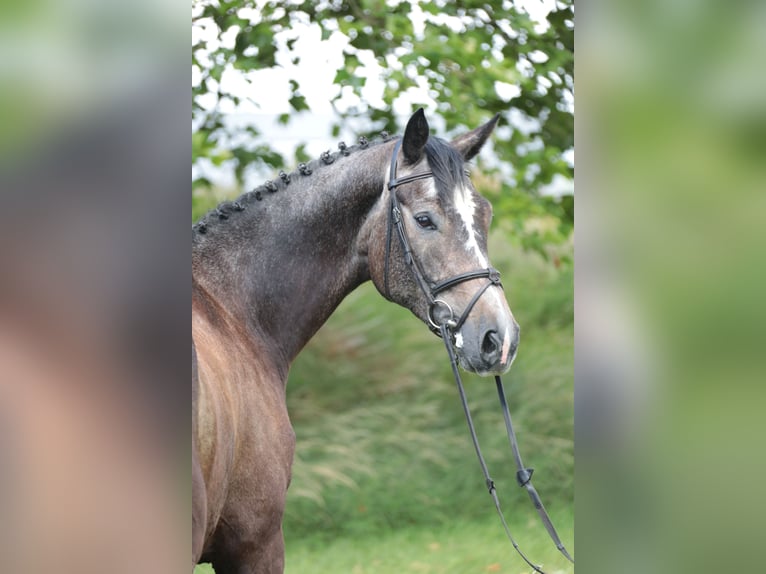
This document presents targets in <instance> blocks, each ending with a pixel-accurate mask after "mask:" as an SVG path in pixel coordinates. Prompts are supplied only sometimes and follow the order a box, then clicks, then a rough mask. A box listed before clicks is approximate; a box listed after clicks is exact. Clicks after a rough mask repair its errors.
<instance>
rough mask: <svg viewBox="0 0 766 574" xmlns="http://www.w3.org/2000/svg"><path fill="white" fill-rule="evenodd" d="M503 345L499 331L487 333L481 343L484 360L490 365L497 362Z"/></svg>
mask: <svg viewBox="0 0 766 574" xmlns="http://www.w3.org/2000/svg"><path fill="white" fill-rule="evenodd" d="M501 345H502V341H501V340H500V337H499V336H498V334H497V331H487V333H486V334H485V335H484V339H483V340H482V342H481V356H482V358H483V359H484V360H485V361H486V362H488V363H493V362H495V361H497V359H498V355H499V354H500V347H501Z"/></svg>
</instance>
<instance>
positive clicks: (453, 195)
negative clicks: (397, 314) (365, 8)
mask: <svg viewBox="0 0 766 574" xmlns="http://www.w3.org/2000/svg"><path fill="white" fill-rule="evenodd" d="M496 123H497V116H495V118H493V119H492V120H490V121H489V122H487V123H486V124H484V125H482V126H480V127H478V128H476V129H474V130H472V131H469V132H467V133H465V134H463V135H461V136H459V137H457V138H455V139H454V140H452V141H451V142H446V141H444V140H442V139H439V138H435V137H431V136H430V134H429V126H428V122H427V121H426V118H425V115H424V113H423V110H422V109H420V110H418V111H417V112H415V114H414V115H413V116H412V117H411V118H410V120H409V122H408V123H407V128H406V129H405V132H404V136H403V137H402V138H401V139H400V140H397V141H396V142H395V144H394V146H393V150H392V156H391V162H390V169H389V173H388V177H387V179H386V186H385V189H384V192H383V201H381V204H382V209H379V210H376V216H375V221H374V227H373V229H372V231H371V232H370V244H369V252H368V257H369V270H370V276H371V278H372V281H373V282H374V283H375V285H376V287H377V288H378V290H379V291H380V292H381V293H382V294H383V295H384V296H385V297H386V298H388V299H389V300H391V301H394V302H396V303H398V304H400V305H402V306H404V307H406V308H408V309H409V310H410V311H412V313H414V314H415V315H416V316H417V317H419V318H420V319H421V320H423V321H424V322H425V323H426V324H428V325H430V326H431V328H432V330H434V331H435V332H442V333H443V332H444V331H442V330H441V329H440V327H441V325H446V326H447V327H448V330H447V332H448V333H449V336H451V337H452V340H453V345H454V348H455V351H456V353H457V356H458V359H459V361H460V363H461V365H462V366H463V368H465V369H466V370H468V371H471V372H475V373H478V374H480V375H497V374H502V373H504V372H506V371H507V370H508V369H509V368H510V366H511V363H512V362H513V359H514V357H515V354H516V348H517V346H518V341H519V326H518V324H517V323H516V321H515V319H514V317H513V314H512V313H511V310H510V308H509V306H508V303H507V301H506V299H505V296H504V294H503V290H502V288H501V286H500V281H499V274H498V273H497V271H495V270H494V269H493V268H492V266H491V265H490V262H489V258H488V255H487V235H488V231H489V225H490V222H491V220H492V206H491V205H490V203H489V201H487V199H485V198H484V197H482V196H481V195H479V193H477V191H476V189H475V188H474V186H473V184H472V183H471V180H470V178H469V177H468V175H467V173H466V169H465V163H466V162H468V161H470V160H471V159H472V158H473V157H474V156H476V154H477V153H478V152H479V150H480V149H481V148H482V146H483V145H484V143H485V142H486V141H487V138H488V137H489V135H490V134H491V133H492V130H493V129H494V127H495V124H496Z"/></svg>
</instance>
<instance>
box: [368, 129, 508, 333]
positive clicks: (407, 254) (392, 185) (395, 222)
mask: <svg viewBox="0 0 766 574" xmlns="http://www.w3.org/2000/svg"><path fill="white" fill-rule="evenodd" d="M401 146H402V140H401V139H399V140H397V141H396V144H395V145H394V152H393V155H392V156H391V166H390V170H389V178H388V192H389V197H390V206H389V210H388V227H387V229H386V259H385V263H384V270H383V288H384V291H385V295H386V298H388V299H390V298H391V292H390V290H389V279H388V276H389V259H390V257H391V236H392V235H393V233H392V230H393V228H396V232H397V235H398V236H399V242H400V243H401V245H402V250H403V251H404V262H405V263H406V264H407V267H409V268H410V270H411V271H412V274H413V276H414V277H415V282H416V283H417V284H418V287H419V288H420V290H421V291H422V292H423V295H425V297H426V300H427V301H428V310H427V312H426V317H427V318H428V322H429V328H430V329H431V331H433V332H434V333H435V334H437V335H440V336H441V334H440V330H439V326H440V323H442V322H441V321H437V320H436V317H435V316H434V312H435V310H436V309H437V308H438V307H440V306H441V307H444V308H445V309H446V310H447V311H448V312H449V318H448V319H446V320H445V321H443V322H446V323H447V324H449V326H450V328H451V330H452V332H453V333H457V332H458V331H460V328H461V327H462V326H463V323H465V320H466V319H467V318H468V314H469V313H470V312H471V310H472V309H473V307H474V305H476V302H477V301H478V300H479V298H480V297H481V296H482V295H483V294H484V292H485V291H486V290H487V289H489V288H490V287H492V286H493V285H497V286H498V287H500V288H502V285H501V284H500V272H499V271H498V270H497V269H493V268H492V267H488V268H486V269H478V270H476V271H468V272H466V273H460V274H459V275H455V276H453V277H450V278H449V279H445V280H443V281H439V282H434V281H431V280H429V279H428V278H427V276H426V274H425V273H424V271H423V268H422V266H421V265H420V263H419V261H418V260H417V258H416V257H415V256H414V254H413V252H412V247H411V246H410V242H409V239H408V238H407V231H406V229H405V228H404V221H403V220H402V209H401V206H400V204H399V198H397V197H396V188H397V187H399V186H400V185H404V184H405V183H411V182H413V181H419V180H421V179H428V178H431V177H433V173H432V172H430V171H426V172H422V173H416V174H412V175H406V176H404V177H402V178H399V179H397V177H396V167H397V158H398V156H399V149H400V148H401ZM483 278H486V279H489V282H487V283H485V284H484V285H482V286H481V287H480V288H479V289H478V291H476V293H475V294H474V296H473V297H472V298H471V300H470V301H469V303H468V305H467V306H466V308H465V309H463V313H462V315H460V317H459V318H457V319H456V318H455V312H454V311H453V309H452V307H450V305H449V304H448V303H447V302H446V301H444V300H443V299H437V297H436V296H437V295H438V294H439V293H442V292H444V291H446V290H448V289H451V288H452V287H454V286H455V285H459V284H460V283H465V282H466V281H473V280H474V279H483Z"/></svg>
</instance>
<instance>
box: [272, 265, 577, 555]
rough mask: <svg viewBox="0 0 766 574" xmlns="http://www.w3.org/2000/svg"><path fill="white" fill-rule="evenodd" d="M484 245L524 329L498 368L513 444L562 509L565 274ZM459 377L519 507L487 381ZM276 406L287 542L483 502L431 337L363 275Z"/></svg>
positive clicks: (432, 519)
mask: <svg viewBox="0 0 766 574" xmlns="http://www.w3.org/2000/svg"><path fill="white" fill-rule="evenodd" d="M493 255H494V256H493V263H494V264H495V265H496V266H497V267H498V268H499V269H500V270H501V272H503V277H504V283H505V285H506V289H507V291H508V293H509V300H510V301H511V304H512V308H513V310H514V313H515V315H516V316H517V319H518V320H519V322H520V323H521V325H522V342H521V346H520V350H519V356H518V358H517V361H516V363H515V364H514V367H513V369H512V370H511V372H510V373H509V374H508V375H507V376H506V377H505V379H506V381H505V384H506V390H507V392H508V394H509V401H510V403H511V411H512V414H513V417H514V422H515V424H516V425H517V427H518V428H517V433H518V435H519V441H520V443H521V448H522V453H523V454H524V456H525V462H526V463H527V464H528V465H530V466H533V467H535V469H536V474H535V484H536V486H537V487H538V489H539V490H540V491H541V494H542V495H543V498H544V500H545V501H546V504H547V505H548V506H550V507H552V508H559V509H560V508H562V507H564V508H566V507H570V506H571V504H572V499H573V492H572V491H573V488H572V487H573V479H572V477H573V467H574V460H573V448H572V447H573V441H572V436H573V434H572V403H573V401H572V377H573V374H572V363H573V342H572V306H571V300H572V284H571V279H572V276H571V272H570V271H568V270H564V271H560V270H556V269H554V268H553V267H552V266H551V265H550V264H548V263H545V262H543V261H541V260H539V259H538V258H537V257H536V256H535V255H532V254H528V253H522V252H520V251H515V250H514V251H510V250H506V251H505V252H501V253H497V251H495V253H494V254H493ZM465 381H466V387H467V393H468V395H469V401H470V404H471V406H472V410H473V413H474V418H475V422H476V426H477V430H478V432H479V437H480V440H481V442H482V447H483V449H484V450H485V451H486V452H485V455H486V457H487V461H488V463H489V465H490V471H491V472H492V474H493V478H494V479H495V481H496V482H497V484H498V486H499V488H500V489H501V496H502V497H503V499H504V500H506V501H507V502H506V504H509V505H514V506H517V505H522V504H523V505H528V504H529V502H528V500H527V499H526V494H525V493H524V492H522V491H521V490H520V489H518V487H516V486H515V478H514V476H515V468H514V467H513V464H512V459H511V457H510V452H509V450H508V443H507V438H506V436H505V429H504V424H503V419H502V414H501V411H500V410H499V406H498V404H497V396H496V393H495V389H494V383H493V382H492V380H491V379H483V378H479V377H474V376H468V375H466V377H465ZM288 402H289V409H290V413H291V418H292V421H293V425H294V427H295V430H296V434H297V438H298V446H297V452H296V463H295V467H294V472H293V476H294V478H293V485H292V486H291V488H290V493H289V497H288V504H287V510H286V517H285V532H286V536H287V538H288V540H289V539H290V538H293V539H300V538H302V537H304V536H307V535H310V536H311V537H312V538H315V537H316V536H320V537H325V538H326V539H327V540H331V539H336V538H338V537H354V536H365V535H370V534H373V533H379V532H385V531H387V530H395V529H398V528H400V527H402V526H403V525H411V526H415V525H420V526H424V527H425V526H428V527H435V526H438V525H443V524H447V523H450V522H452V521H455V520H465V521H475V520H481V519H483V518H486V516H487V515H488V514H491V513H492V512H493V508H492V505H491V500H490V499H489V497H488V496H487V494H486V490H485V488H484V486H483V478H482V475H481V472H480V469H479V467H478V464H477V462H476V460H475V455H474V453H473V449H472V447H471V443H470V438H469V435H468V431H467V429H466V426H465V421H464V418H463V414H462V410H461V407H460V403H459V400H458V397H457V393H456V389H455V385H454V382H453V380H452V377H451V372H450V367H449V363H448V361H447V358H446V354H445V352H444V349H443V346H442V343H441V341H439V340H438V339H437V338H435V337H433V336H432V335H431V334H430V333H429V332H428V330H427V329H426V328H425V326H423V325H422V324H420V322H419V321H418V320H417V319H415V318H414V317H413V316H412V315H411V314H410V313H409V312H408V311H405V310H402V309H400V308H398V307H396V306H393V305H391V304H390V303H387V302H386V301H384V300H383V299H382V297H380V295H378V294H377V292H376V291H375V289H374V287H373V286H372V285H370V284H367V285H365V286H363V287H362V288H360V289H358V290H357V291H356V292H354V293H353V294H352V295H351V296H350V297H349V298H348V299H347V300H346V301H345V302H344V303H343V304H342V305H341V307H340V308H339V309H338V310H337V311H336V313H335V314H334V315H333V317H332V318H331V320H330V321H329V322H328V323H327V324H326V325H325V327H323V329H322V330H321V331H320V333H319V334H318V335H317V337H316V338H315V339H314V340H313V341H312V342H311V343H310V344H309V346H308V347H307V348H306V349H305V350H304V352H303V353H302V355H301V356H300V358H299V359H298V361H296V363H295V364H294V366H293V369H292V371H291V374H290V379H289V383H288Z"/></svg>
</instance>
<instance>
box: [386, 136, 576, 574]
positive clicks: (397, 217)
mask: <svg viewBox="0 0 766 574" xmlns="http://www.w3.org/2000/svg"><path fill="white" fill-rule="evenodd" d="M401 145H402V140H401V139H399V140H397V142H396V144H395V145H394V151H393V154H392V156H391V165H390V171H389V179H388V191H389V197H390V206H389V211H388V225H387V229H386V249H385V263H384V276H383V277H384V279H383V281H384V291H385V295H386V298H388V299H390V292H389V278H388V277H389V257H390V254H391V237H392V235H393V230H394V229H396V234H397V236H398V237H399V242H400V244H401V246H402V251H403V252H404V261H405V263H406V265H407V267H408V268H409V269H410V271H411V272H412V275H413V276H414V278H415V282H416V283H417V285H418V287H419V288H420V290H421V291H422V292H423V294H424V295H425V297H426V300H427V301H428V311H427V318H428V322H429V329H431V331H432V332H434V333H435V334H436V335H438V336H439V337H441V338H442V340H443V341H444V346H445V347H446V349H447V355H448V356H449V360H450V365H451V366H452V374H453V375H454V377H455V383H456V384H457V388H458V393H459V395H460V402H461V404H462V406H463V412H464V414H465V418H466V421H467V423H468V430H469V431H470V433H471V440H472V442H473V447H474V450H475V451H476V456H477V457H478V459H479V465H480V466H481V470H482V473H483V474H484V481H485V484H486V486H487V489H488V490H489V494H490V496H492V500H493V502H494V503H495V509H496V510H497V513H498V515H499V516H500V521H501V522H502V524H503V528H504V529H505V533H506V535H507V536H508V539H509V540H510V542H511V544H512V545H513V547H514V548H515V549H516V552H518V553H519V555H520V556H521V557H522V558H523V559H524V561H525V562H526V563H527V564H528V565H529V566H530V567H531V568H532V569H533V570H534V571H535V572H539V573H540V574H545V573H544V572H543V570H542V567H541V566H538V565H535V564H533V563H532V562H531V561H530V560H529V559H528V558H527V557H526V555H525V554H524V553H523V552H522V551H521V549H520V548H519V545H518V544H517V543H516V541H515V540H514V538H513V535H512V534H511V531H510V529H509V528H508V523H507V522H506V520H505V516H504V515H503V511H502V510H501V508H500V500H499V499H498V496H497V489H496V487H495V482H494V481H493V480H492V478H491V477H490V475H489V469H488V468H487V463H486V461H485V460H484V456H483V455H482V452H481V448H480V446H479V439H478V437H477V436H476V429H475V428H474V424H473V418H472V417H471V411H470V409H469V408H468V400H467V398H466V394H465V390H464V388H463V381H462V379H461V378H460V372H459V370H458V358H457V355H456V354H455V350H454V348H453V344H454V341H453V338H454V335H455V334H456V333H458V332H459V331H460V328H461V327H462V326H463V323H465V320H466V319H467V318H468V314H469V313H470V312H471V310H472V309H473V307H474V305H475V304H476V302H477V301H478V300H479V298H480V297H481V296H482V295H483V294H484V293H485V291H486V290H487V289H489V288H490V287H492V286H493V285H496V286H498V287H500V288H501V289H502V284H501V283H500V273H499V272H498V271H497V270H496V269H493V268H492V267H488V268H487V269H479V270H476V271H469V272H467V273H461V274H459V275H455V276H454V277H450V278H449V279H445V280H443V281H439V282H434V281H430V280H429V279H428V278H427V276H426V275H425V273H424V272H423V268H422V266H421V265H420V263H419V262H418V260H417V258H416V257H415V255H414V253H413V251H412V247H411V245H410V242H409V239H408V238H407V232H406V229H405V227H404V221H403V220H402V210H401V206H400V204H399V199H398V198H397V197H396V188H397V187H399V186H401V185H404V184H406V183H411V182H414V181H419V180H421V179H427V178H431V177H433V173H432V172H430V171H428V172H422V173H417V174H412V175H407V176H404V177H402V178H399V179H397V177H396V168H397V159H398V156H399V150H400V148H401ZM475 279H488V282H486V283H484V284H483V285H482V286H481V287H479V289H478V290H477V291H476V293H475V294H474V295H473V297H472V298H471V300H470V301H469V303H468V305H467V306H466V308H465V309H464V310H463V313H462V314H461V315H460V316H459V317H457V318H456V316H455V312H454V310H453V309H452V307H451V306H450V305H449V304H448V303H447V302H446V301H444V300H442V299H438V298H437V295H438V294H439V293H442V292H443V291H446V290H448V289H450V288H452V287H454V286H455V285H459V284H460V283H464V282H466V281H473V280H475ZM439 307H443V308H444V309H445V310H446V311H447V312H448V314H449V315H448V318H447V319H445V320H441V321H440V320H438V318H437V317H436V316H435V315H434V313H435V311H436V310H437V309H438V308H439ZM495 385H496V386H497V394H498V397H499V399H500V407H501V408H502V410H503V418H504V420H505V428H506V431H507V433H508V440H509V441H510V444H511V451H512V453H513V458H514V461H515V463H516V468H517V472H516V480H517V482H518V483H519V486H521V487H523V488H525V489H526V490H527V493H528V494H529V498H530V499H531V500H532V503H533V504H534V506H535V508H536V509H537V512H538V514H539V515H540V519H541V520H542V522H543V525H544V526H545V529H546V530H547V531H548V534H549V536H550V537H551V539H552V540H553V542H554V544H555V545H556V548H557V549H558V550H559V552H561V554H563V555H564V557H565V558H566V559H567V560H569V561H570V562H572V563H573V564H574V559H573V558H572V556H571V555H570V554H569V552H568V551H567V549H566V548H565V547H564V544H563V543H562V542H561V539H560V538H559V536H558V533H557V532H556V529H555V528H554V526H553V523H552V522H551V519H550V517H549V516H548V513H547V512H546V510H545V507H544V506H543V503H542V501H541V500H540V496H539V494H538V493H537V490H536V489H535V487H534V486H533V485H532V480H531V479H532V473H533V472H534V469H532V468H526V467H525V466H524V463H523V462H522V460H521V453H520V452H519V445H518V443H517V441H516V433H515V432H514V430H513V423H512V421H511V413H510V411H509V409H508V401H507V400H506V398H505V389H504V388H503V381H502V380H501V379H500V377H499V376H496V377H495Z"/></svg>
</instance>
